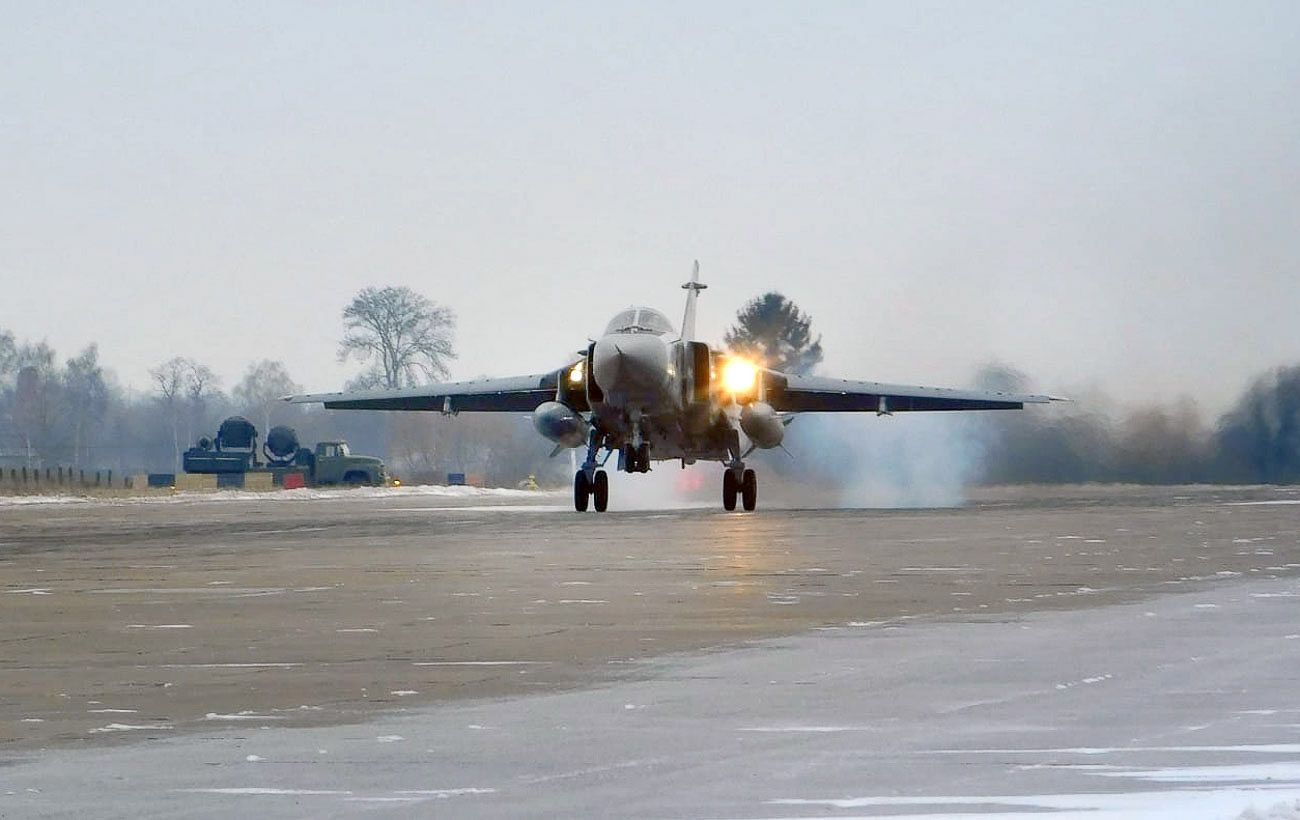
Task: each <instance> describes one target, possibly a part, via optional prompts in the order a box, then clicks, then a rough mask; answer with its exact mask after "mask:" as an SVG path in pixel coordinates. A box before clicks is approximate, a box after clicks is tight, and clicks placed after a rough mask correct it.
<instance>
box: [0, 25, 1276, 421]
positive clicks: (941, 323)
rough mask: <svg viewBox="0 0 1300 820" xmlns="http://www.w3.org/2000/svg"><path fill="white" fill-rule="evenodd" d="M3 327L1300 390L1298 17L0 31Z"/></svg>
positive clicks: (485, 369) (125, 355)
mask: <svg viewBox="0 0 1300 820" xmlns="http://www.w3.org/2000/svg"><path fill="white" fill-rule="evenodd" d="M0 15H2V16H0V19H3V20H4V25H3V26H0V180H2V184H0V280H2V283H3V286H2V287H0V327H8V328H10V329H12V330H14V331H15V332H16V333H17V334H18V335H19V336H26V337H33V338H42V337H43V338H46V339H48V340H49V342H50V343H51V344H53V345H55V346H56V347H57V348H58V349H59V351H60V353H61V354H63V355H65V356H66V355H70V354H72V353H73V352H74V349H75V348H79V347H80V346H82V345H84V344H86V343H88V342H90V341H98V342H99V343H100V345H101V347H102V352H103V356H104V358H105V360H106V362H107V363H108V364H109V365H111V366H112V367H113V368H114V369H115V370H116V371H117V372H118V374H119V376H120V377H121V379H122V380H123V381H124V382H126V383H127V384H130V385H133V386H135V387H137V388H141V389H145V388H147V380H148V377H147V369H148V368H149V367H150V366H151V365H153V364H156V363H157V362H159V361H161V360H163V359H166V358H168V357H170V356H172V355H176V354H181V355H188V356H193V357H195V358H197V359H200V360H202V361H204V362H207V363H208V364H210V365H211V366H212V367H214V368H215V369H216V370H217V371H218V372H219V373H221V374H222V376H223V377H224V378H225V382H226V385H227V386H230V385H231V384H233V383H234V382H235V381H236V380H237V379H238V377H239V375H240V374H241V372H242V370H243V368H244V367H245V366H246V365H247V363H248V362H249V361H251V360H253V359H256V358H262V357H269V358H275V359H281V360H283V361H284V362H285V363H286V365H287V366H288V367H289V370H290V372H291V373H292V374H293V375H294V376H295V378H296V379H297V380H298V381H300V382H302V383H303V384H304V386H306V387H308V388H310V389H334V388H336V387H338V386H339V384H341V382H342V381H343V379H344V378H345V377H346V376H347V375H349V374H350V373H352V372H354V371H355V369H356V368H355V367H344V366H342V365H339V364H338V363H337V362H336V360H335V353H336V350H337V343H338V339H339V337H340V336H341V321H340V318H339V314H340V311H341V309H342V307H343V305H344V304H345V303H346V302H347V301H348V299H349V298H350V296H351V295H352V294H353V293H355V292H356V291H357V290H358V289H360V288H362V287H364V286H367V285H384V284H400V285H409V286H410V287H412V288H414V289H416V290H418V291H420V292H422V293H424V294H426V295H428V296H429V297H431V298H433V299H435V300H437V301H439V302H442V303H444V304H446V305H449V306H451V307H452V308H454V309H455V310H456V311H457V313H458V314H459V317H460V326H459V331H458V334H457V344H458V349H459V351H460V359H459V360H458V361H457V362H456V363H455V364H454V366H453V375H454V376H456V377H472V376H475V375H483V374H488V375H508V374H513V373H525V372H536V371H541V370H545V369H549V368H551V367H554V366H556V365H557V364H558V363H559V360H560V359H561V358H562V357H563V356H565V355H566V354H568V353H569V352H571V351H574V350H576V349H577V348H578V347H579V346H580V345H581V344H582V343H583V339H584V338H585V336H587V335H588V334H594V333H597V332H599V330H600V329H601V328H602V327H603V325H604V323H605V320H606V319H607V318H608V315H609V314H612V313H613V312H614V311H616V310H617V309H618V308H620V307H623V306H625V305H627V304H629V303H632V302H639V303H649V304H652V305H655V306H658V307H661V308H662V309H665V310H666V311H667V312H668V313H669V314H670V315H671V316H673V317H674V319H677V318H678V317H679V316H680V309H681V297H682V291H680V290H679V289H678V285H679V284H680V283H681V282H682V281H684V280H685V278H686V276H687V274H688V272H689V268H690V263H691V259H693V258H695V257H698V258H699V259H700V260H701V264H702V266H703V279H704V281H706V282H707V283H709V285H710V286H711V287H710V290H708V291H707V292H706V293H705V294H704V296H703V299H702V301H701V316H700V332H701V334H703V335H705V336H706V338H710V339H714V340H717V339H720V338H721V335H722V330H723V328H724V326H725V324H726V323H727V322H728V321H729V320H730V319H731V318H732V316H733V315H734V312H735V310H736V309H737V308H738V307H739V305H740V304H741V303H742V302H743V301H744V300H745V299H747V298H749V297H751V296H753V295H756V294H757V293H759V292H761V291H763V290H767V289H779V290H781V291H783V292H785V293H786V294H787V295H788V296H790V297H791V298H792V299H794V300H795V301H796V302H797V303H799V304H800V305H801V306H802V307H804V308H805V309H806V310H807V311H808V312H810V313H811V314H812V316H813V317H814V320H815V326H816V328H817V329H818V330H820V331H821V332H822V333H823V334H824V341H823V343H824V345H825V347H826V349H827V357H826V362H825V365H824V366H823V371H824V372H826V373H829V374H834V375H843V376H848V377H859V378H868V379H880V380H888V381H902V382H909V383H921V384H954V385H961V384H964V383H968V382H969V379H970V377H971V374H972V372H973V370H974V368H976V367H977V366H978V365H980V364H982V363H984V362H986V361H988V360H990V359H998V360H1002V361H1005V362H1009V363H1012V364H1015V365H1016V366H1018V367H1020V368H1021V369H1023V370H1026V371H1027V372H1029V373H1031V374H1032V375H1034V376H1035V377H1036V378H1037V379H1038V381H1039V383H1040V386H1041V387H1043V388H1045V389H1048V390H1053V391H1057V392H1063V391H1064V392H1068V391H1070V390H1071V389H1080V388H1082V387H1086V386H1100V387H1102V388H1103V389H1105V390H1106V391H1108V392H1110V393H1111V394H1112V395H1114V396H1116V397H1122V398H1124V399H1126V400H1130V401H1132V402H1134V403H1140V402H1143V401H1146V400H1157V399H1162V398H1165V397H1166V396H1167V395H1168V394H1171V393H1172V394H1184V393H1185V394H1192V395H1195V396H1196V397H1197V398H1198V400H1199V401H1201V403H1202V404H1203V405H1204V406H1205V407H1207V408H1208V409H1216V410H1217V409H1220V408H1221V407H1222V406H1223V404H1224V402H1226V401H1228V400H1229V399H1230V398H1231V397H1232V396H1233V394H1235V393H1236V392H1237V391H1238V390H1239V389H1240V388H1241V387H1242V385H1243V384H1244V383H1245V382H1246V380H1247V379H1248V378H1249V377H1251V376H1252V375H1254V374H1255V373H1257V372H1258V371H1260V370H1263V369H1266V368H1268V367H1271V366H1274V365H1278V364H1282V363H1294V362H1298V361H1300V172H1298V169H1300V4H1296V3H1294V2H1280V3H1220V4H1210V3H1202V2H1195V3H1185V4H1176V3H1159V4H1155V3H1152V4H1136V5H1121V4H1112V3H1086V4H1060V3H1047V2H1026V3H1021V4H1007V3H967V2H961V3H951V4H948V3H934V4H931V3H911V2H909V3H899V4H896V5H884V4H868V3H861V2H853V3H830V2H821V3H816V4H803V3H785V4H760V3H749V2H746V3H735V4H731V3H715V4H707V5H702V4H697V3H680V4H661V3H654V4H621V3H605V2H601V3H588V4H536V3H517V4H507V3H495V4H494V3H447V4H440V5H435V4H425V3H409V4H405V3H391V4H377V3H355V4H351V5H347V4H342V5H330V6H328V7H326V5H325V4H302V5H298V4H291V3H248V4H237V3H202V4H200V3H193V4H184V3H175V4H158V3H138V4H134V3H125V2H114V3H102V4H89V3H87V4H57V3H30V2H14V3H0Z"/></svg>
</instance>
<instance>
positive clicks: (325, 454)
mask: <svg viewBox="0 0 1300 820" xmlns="http://www.w3.org/2000/svg"><path fill="white" fill-rule="evenodd" d="M257 439H258V436H257V428H256V427H254V426H253V423H252V422H250V421H249V420H248V419H246V418H244V417H243V416H231V417H230V418H228V419H226V420H225V421H223V422H221V427H220V428H218V430H217V435H216V438H215V439H210V438H208V437H206V436H204V437H203V438H200V439H199V441H198V443H197V445H196V446H194V447H191V448H190V449H188V450H186V451H185V455H184V456H183V458H182V465H183V466H184V468H185V472H187V473H202V474H215V475H216V476H217V478H218V485H219V486H242V484H243V480H242V477H243V476H244V475H247V474H249V473H270V474H271V476H272V480H273V483H274V484H277V485H280V486H284V487H295V486H296V487H301V486H311V487H323V486H330V485H346V486H352V487H362V486H370V487H382V486H384V485H385V484H387V483H388V474H387V472H386V471H385V469H384V462H383V461H381V460H380V459H377V458H375V457H373V456H354V455H352V453H351V452H350V451H349V449H348V443H347V442H346V441H322V442H320V443H318V444H317V445H316V448H315V449H314V450H312V449H309V448H307V447H301V446H299V443H298V433H297V432H296V431H295V430H294V429H293V428H292V427H286V426H283V425H281V426H277V427H272V428H271V431H270V432H269V433H267V434H266V441H264V442H263V443H262V446H261V455H262V456H263V458H265V461H262V460H259V459H258V454H259V450H258V446H257ZM223 477H225V480H222V479H223Z"/></svg>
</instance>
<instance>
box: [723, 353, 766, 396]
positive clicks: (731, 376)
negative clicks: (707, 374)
mask: <svg viewBox="0 0 1300 820" xmlns="http://www.w3.org/2000/svg"><path fill="white" fill-rule="evenodd" d="M757 382H758V368H757V367H755V366H754V365H753V364H751V363H750V362H747V361H745V360H743V359H731V360H729V361H728V362H727V363H726V364H725V365H723V367H722V386H723V387H724V388H726V390H727V392H728V393H735V394H737V395H743V394H746V393H749V392H750V391H752V390H753V389H754V385H755V384H756V383H757Z"/></svg>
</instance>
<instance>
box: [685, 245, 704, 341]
mask: <svg viewBox="0 0 1300 820" xmlns="http://www.w3.org/2000/svg"><path fill="white" fill-rule="evenodd" d="M707 287H708V285H702V284H700V260H698V259H696V260H695V267H694V268H692V269H691V281H689V282H687V283H686V284H684V285H682V288H683V289H684V290H687V291H689V293H687V294H686V313H685V314H683V315H682V341H683V342H693V341H695V300H696V299H698V298H699V295H700V291H702V290H704V289H705V288H707Z"/></svg>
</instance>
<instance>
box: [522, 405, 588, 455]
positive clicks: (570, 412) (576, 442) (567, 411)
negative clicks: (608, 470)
mask: <svg viewBox="0 0 1300 820" xmlns="http://www.w3.org/2000/svg"><path fill="white" fill-rule="evenodd" d="M533 426H534V427H536V428H537V432H539V433H541V434H542V435H543V436H545V437H546V438H548V439H550V440H551V441H553V442H555V443H556V444H559V445H561V446H563V447H581V446H582V445H583V444H586V443H587V429H588V428H587V421H586V419H584V418H583V417H582V416H581V415H579V413H578V411H577V410H574V409H573V408H572V407H570V406H569V405H567V404H562V403H561V402H558V401H544V402H542V403H541V404H539V405H537V409H536V410H534V411H533Z"/></svg>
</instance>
